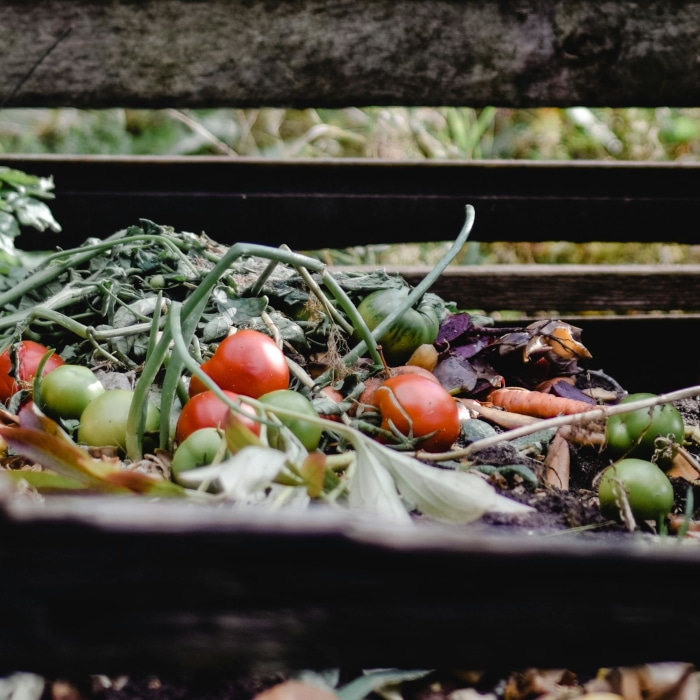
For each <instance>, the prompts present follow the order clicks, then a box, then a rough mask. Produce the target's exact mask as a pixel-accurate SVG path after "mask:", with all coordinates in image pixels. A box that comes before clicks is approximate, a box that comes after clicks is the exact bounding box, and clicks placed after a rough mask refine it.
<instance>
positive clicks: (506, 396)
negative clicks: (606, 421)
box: [487, 387, 597, 418]
mask: <svg viewBox="0 0 700 700" xmlns="http://www.w3.org/2000/svg"><path fill="white" fill-rule="evenodd" d="M487 400H488V401H490V402H491V403H492V404H493V405H494V406H499V407H500V408H504V409H505V410H506V411H511V412H512V413H521V414H522V415H525V416H536V417H537V418H554V417H555V416H559V415H562V414H566V415H570V414H572V413H583V412H584V411H590V410H591V409H594V408H597V406H596V405H595V404H590V403H586V402H585V401H578V400H577V399H567V398H564V397H562V396H555V395H554V394H545V393H544V392H543V391H533V390H530V389H524V388H520V387H505V388H503V389H494V390H493V391H492V392H491V393H490V394H489V395H488V397H487Z"/></svg>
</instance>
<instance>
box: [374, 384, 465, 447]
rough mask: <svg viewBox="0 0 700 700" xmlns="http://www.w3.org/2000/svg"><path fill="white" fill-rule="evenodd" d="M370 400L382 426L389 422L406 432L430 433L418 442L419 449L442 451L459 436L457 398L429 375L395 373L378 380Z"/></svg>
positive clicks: (386, 427)
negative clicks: (377, 385) (377, 411)
mask: <svg viewBox="0 0 700 700" xmlns="http://www.w3.org/2000/svg"><path fill="white" fill-rule="evenodd" d="M372 401H373V404H374V405H375V406H376V407H377V408H378V409H379V412H380V413H381V416H382V428H384V429H385V430H390V429H391V427H390V423H392V424H393V425H394V427H395V428H396V429H397V430H399V431H400V432H401V433H403V434H404V435H406V436H412V437H414V438H422V437H424V436H427V435H430V437H427V438H426V439H425V440H423V441H421V442H419V444H418V447H419V448H420V449H422V450H426V451H428V452H445V451H446V450H449V449H450V447H451V446H452V444H453V443H454V441H455V440H456V439H457V438H458V437H459V433H460V430H461V424H460V421H459V411H458V409H457V402H456V401H455V400H454V398H453V397H452V396H451V395H450V393H449V392H448V391H447V390H446V389H445V388H443V387H442V385H440V384H439V383H438V382H434V381H432V380H431V379H428V378H426V377H423V376H420V375H418V374H398V375H396V376H394V377H390V378H389V379H387V380H386V381H384V382H383V383H382V384H381V386H380V387H379V388H378V389H377V390H376V392H375V394H374V397H373V399H372ZM431 433H434V435H431Z"/></svg>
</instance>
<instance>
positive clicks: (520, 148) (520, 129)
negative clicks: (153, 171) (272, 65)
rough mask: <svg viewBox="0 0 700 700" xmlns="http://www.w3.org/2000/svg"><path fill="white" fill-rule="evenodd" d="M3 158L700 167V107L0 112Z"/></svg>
mask: <svg viewBox="0 0 700 700" xmlns="http://www.w3.org/2000/svg"><path fill="white" fill-rule="evenodd" d="M2 153H25V154H26V153H55V154H111V155H116V154H130V155H185V156H187V155H226V156H247V157H262V158H382V159H390V160H395V159H407V160H420V159H467V160H470V159H528V160H570V159H586V160H590V159H597V160H628V161H629V160H634V161H640V160H647V161H697V160H699V159H700V109H690V108H688V109H671V108H656V109H641V108H640V109H589V108H585V107H574V108H569V109H533V110H512V109H500V108H499V109H496V108H484V109H478V110H477V109H471V108H423V107H414V108H402V107H392V108H384V107H373V108H365V109H355V108H349V109H342V110H315V109H307V110H301V111H300V110H287V109H257V110H252V109H249V110H239V109H212V110H189V111H180V110H174V109H166V110H157V111H148V110H126V109H110V110H95V111H81V110H76V109H5V110H0V160H1V159H2ZM565 238H566V234H565V232H562V239H564V240H562V241H561V242H556V243H545V244H542V243H538V244H517V245H514V244H497V243H496V244H476V243H470V244H469V245H468V246H466V250H465V252H464V254H463V256H462V257H461V258H460V259H459V260H457V261H456V262H458V263H470V264H474V263H493V262H505V263H507V262H543V263H565V262H570V263H605V262H667V263H669V262H670V263H680V262H698V261H700V248H698V247H696V246H680V245H677V244H674V243H669V244H660V245H653V246H650V245H645V246H637V245H633V244H625V245H623V244H614V243H607V244H603V243H593V244H587V245H574V244H571V243H568V242H566V241H565ZM441 252H442V249H441V248H440V246H439V245H438V246H436V245H426V246H392V247H390V248H378V247H363V248H356V249H352V250H347V251H342V252H340V253H335V252H334V253H333V255H334V256H340V257H341V258H342V261H343V262H348V263H352V262H357V263H382V262H398V263H402V264H410V263H418V262H427V263H431V262H433V261H434V260H435V259H436V258H438V257H439V256H440V254H441Z"/></svg>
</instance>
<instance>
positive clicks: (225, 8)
mask: <svg viewBox="0 0 700 700" xmlns="http://www.w3.org/2000/svg"><path fill="white" fill-rule="evenodd" d="M0 16H2V23H0V46H2V47H3V56H2V58H3V60H2V62H0V85H1V86H2V95H0V102H4V103H5V105H4V106H72V107H109V106H131V107H165V106H176V107H212V106H240V107H244V106H249V107H261V106H297V107H304V106H315V107H323V106H326V107H339V106H346V105H355V106H359V105H395V104H400V105H464V106H473V107H478V106H483V105H503V106H508V107H534V106H561V105H580V104H584V105H587V106H595V105H607V106H637V105H690V106H697V105H698V104H700V72H698V71H697V66H696V61H695V55H696V51H695V50H694V49H693V48H692V47H694V46H696V44H697V36H698V27H699V26H700V5H699V4H698V3H697V2H694V1H692V0H678V1H674V2H667V1H665V0H643V1H642V2H636V1H632V0H607V1H606V2H604V3H603V5H601V4H600V3H591V2H581V1H580V0H553V1H552V2H541V1H540V0H518V1H517V2H516V3H508V4H506V5H504V4H503V2H501V0H469V1H464V0H425V1H423V0H363V1H360V2H348V1H347V0H301V1H299V2H266V1H263V0H206V1H203V0H144V1H142V2H133V1H132V0H112V1H110V2H100V1H98V0H34V1H33V2H26V0H1V1H0Z"/></svg>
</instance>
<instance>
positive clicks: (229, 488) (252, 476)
mask: <svg viewBox="0 0 700 700" xmlns="http://www.w3.org/2000/svg"><path fill="white" fill-rule="evenodd" d="M286 461H287V455H286V454H285V453H284V452H280V450H275V449H273V448H272V447H256V446H250V447H244V448H243V449H242V450H240V452H237V453H236V454H235V455H233V457H231V458H230V459H227V460H224V461H223V462H220V463H219V464H212V465H211V466H208V467H199V468H198V469H191V470H189V471H186V472H182V473H181V474H180V476H179V477H178V478H179V479H180V481H181V482H183V483H184V484H185V485H188V486H191V487H199V486H202V485H206V484H210V483H212V482H214V481H216V482H217V483H218V484H219V485H220V487H221V490H222V492H223V493H225V494H226V496H228V497H229V498H231V499H233V500H236V501H238V500H244V501H245V500H247V499H249V498H250V497H251V496H253V495H255V494H258V493H259V492H260V491H262V490H263V489H266V488H267V487H268V486H270V484H272V482H273V481H274V479H275V477H276V476H277V475H278V474H279V473H280V471H281V470H282V469H283V468H284V466H285V463H286Z"/></svg>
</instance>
